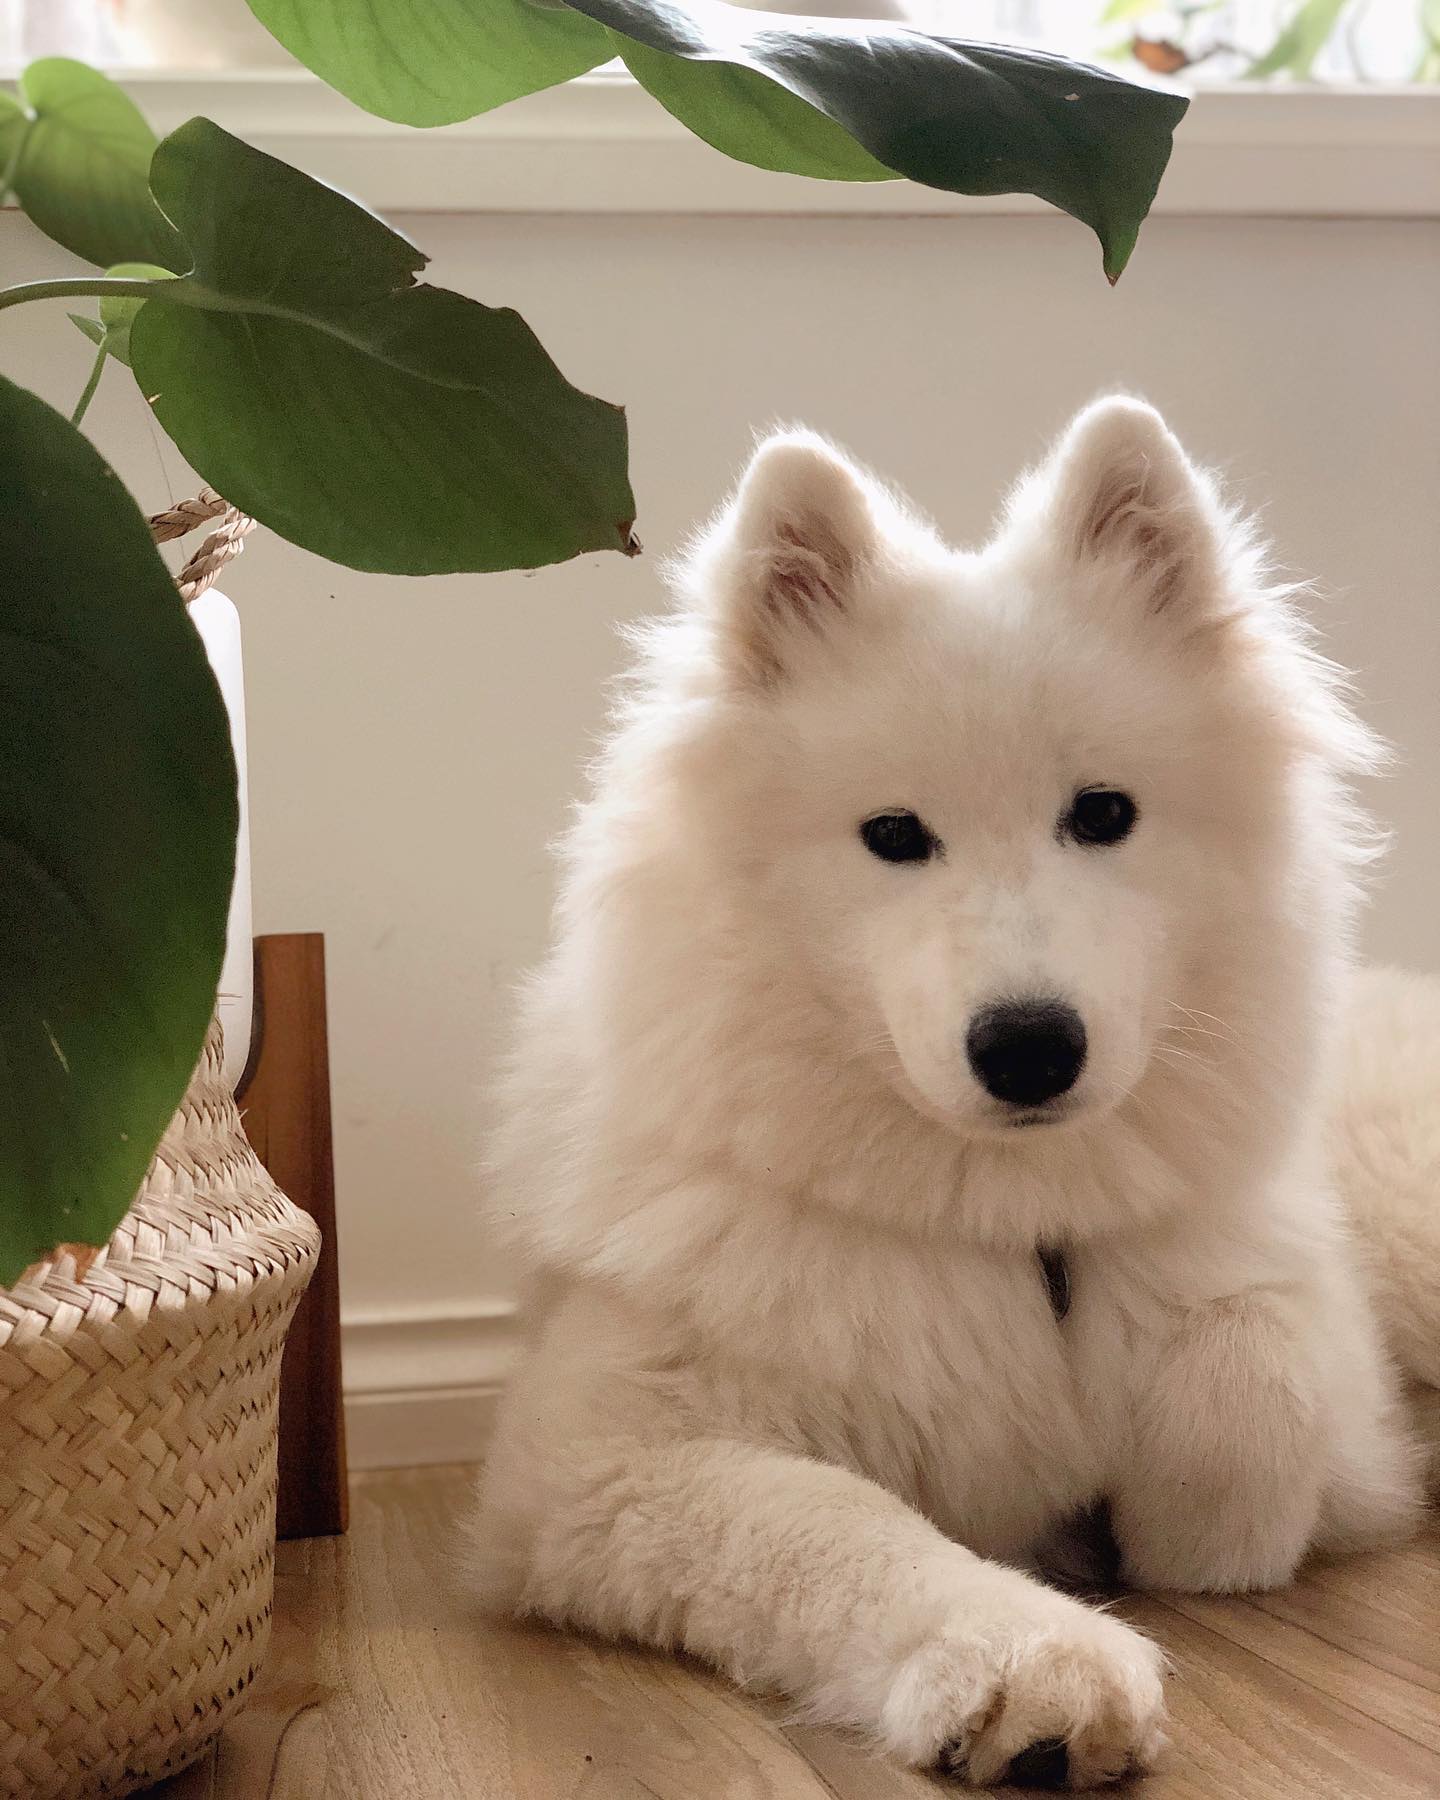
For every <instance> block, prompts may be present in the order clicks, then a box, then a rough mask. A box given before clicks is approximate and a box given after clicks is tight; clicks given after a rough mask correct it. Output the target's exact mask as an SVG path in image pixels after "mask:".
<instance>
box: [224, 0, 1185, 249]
mask: <svg viewBox="0 0 1440 1800" xmlns="http://www.w3.org/2000/svg"><path fill="white" fill-rule="evenodd" d="M250 4H251V7H252V10H253V11H254V12H255V13H256V14H257V15H258V16H259V18H260V19H261V20H262V21H263V22H264V23H265V24H267V25H268V26H269V27H270V29H271V30H272V31H274V32H275V34H276V35H277V36H278V37H279V38H280V39H281V41H282V42H283V43H284V44H286V45H287V46H288V48H289V49H291V50H292V51H293V52H294V53H295V55H296V56H298V57H299V58H300V60H301V61H302V62H304V63H306V64H307V65H308V66H309V67H310V68H312V69H314V70H315V71H316V72H317V73H318V74H320V75H322V76H323V77H324V78H325V79H326V80H327V81H329V82H331V83H333V85H335V86H336V87H338V88H339V89H340V90H341V92H342V93H345V94H348V95H349V97H350V98H351V99H352V100H356V101H358V102H359V104H360V105H362V106H365V107H368V108H369V109H370V110H371V111H372V112H378V113H381V114H383V115H384V116H385V117H386V118H392V119H401V120H404V121H406V122H408V123H410V124H414V125H422V124H423V125H433V124H438V123H441V122H443V121H446V120H452V119H459V118H465V117H469V116H471V115H473V114H474V113H477V112H483V111H484V110H486V109H487V108H488V107H492V106H496V105H499V104H500V103H501V102H502V101H504V100H508V99H511V98H513V97H515V96H516V95H518V94H523V93H529V92H531V91H532V90H534V89H536V88H540V87H545V86H548V85H549V84H550V83H552V82H555V81H562V80H565V79H566V78H567V77H568V76H570V75H574V74H577V73H579V72H580V71H581V70H582V69H583V68H589V67H592V66H594V65H595V64H596V63H599V62H603V61H604V60H606V58H607V57H608V56H611V55H614V54H619V55H621V56H622V57H623V58H624V60H625V62H626V64H627V66H628V67H629V69H630V71H631V73H632V74H633V75H634V76H635V78H636V80H637V81H639V82H640V83H641V84H642V85H643V86H644V87H646V88H647V89H648V90H649V91H650V93H652V94H653V95H654V96H655V97H656V99H658V100H659V101H660V103H661V104H662V105H663V106H665V107H666V108H667V109H668V110H669V111H670V112H671V113H673V114H674V115H675V117H676V118H678V119H680V120H681V121H682V122H683V123H684V124H685V125H686V126H688V127H689V129H690V130H692V131H693V132H695V134H696V135H697V136H698V137H701V138H703V139H704V140H705V141H706V142H707V143H709V144H712V145H713V146H714V147H715V148H716V149H718V150H721V151H723V152H724V154H725V155H727V156H732V157H735V158H736V159H737V160H739V161H741V162H748V163H753V164H755V165H757V166H758V167H760V168H764V169H778V170H785V171H789V172H791V173H794V174H799V175H810V176H817V177H821V178H825V179H830V180H837V181H883V180H886V179H887V178H889V177H894V176H908V177H909V178H910V179H911V180H913V181H919V182H923V183H925V184H926V185H927V186H930V187H937V188H945V189H948V190H950V191H952V192H956V193H962V194H1007V193H1030V194H1036V195H1038V196H1039V197H1040V198H1041V199H1043V200H1047V201H1049V202H1051V203H1052V204H1053V205H1055V206H1058V207H1060V208H1062V209H1063V210H1064V211H1066V212H1069V213H1072V214H1073V215H1074V216H1075V217H1076V218H1078V219H1080V220H1082V221H1083V222H1084V223H1085V224H1087V225H1089V226H1091V227H1092V229H1093V230H1094V231H1095V232H1096V233H1097V235H1098V236H1099V238H1100V241H1101V244H1102V247H1103V249H1104V255H1105V268H1106V272H1107V273H1108V274H1109V276H1110V277H1111V279H1112V280H1114V279H1115V278H1116V276H1118V275H1119V273H1120V271H1121V270H1122V269H1123V268H1124V266H1125V262H1126V260H1127V258H1128V257H1129V255H1130V252H1131V250H1132V249H1133V248H1134V244H1135V239H1136V235H1137V233H1138V231H1139V228H1140V223H1141V221H1142V220H1143V218H1144V216H1145V213H1146V211H1147V210H1148V208H1149V206H1150V203H1151V201H1152V200H1153V199H1154V197H1155V190H1156V187H1157V185H1158V184H1159V180H1160V176H1161V174H1162V173H1163V171H1164V168H1165V164H1166V161H1167V159H1168V157H1169V154H1170V138H1171V133H1172V131H1173V130H1174V127H1175V126H1176V124H1177V123H1178V122H1179V120H1180V118H1181V117H1182V115H1183V114H1184V111H1185V107H1186V104H1187V102H1186V101H1185V100H1184V99H1183V98H1181V97H1180V96H1178V95H1175V94H1166V93H1161V92H1159V91H1157V90H1156V89H1153V88H1149V87H1143V86H1139V85H1136V84H1135V83H1133V82H1130V81H1126V80H1124V79H1122V78H1121V77H1120V76H1118V75H1116V74H1113V73H1109V72H1106V71H1104V70H1101V69H1095V68H1091V67H1088V66H1087V65H1085V64H1081V63H1074V62H1069V61H1067V60H1066V59H1065V58H1063V57H1058V56H1047V55H1045V54H1044V53H1042V52H1040V51H1033V50H1022V49H1015V48H1010V47H1007V46H1004V45H996V44H971V43H965V42H962V41H960V40H958V39H954V38H946V37H934V36H929V35H927V34H925V33H923V32H919V31H912V30H910V29H908V28H907V27H903V26H898V25H887V24H872V23H866V22H855V21H850V20H845V19H811V18H797V17H791V16H789V15H783V16H782V15H778V14H760V15H757V14H755V13H750V12H746V11H743V10H742V9H740V8H738V7H733V6H726V5H717V4H713V3H711V0H684V3H683V4H681V3H677V0H569V6H568V7H560V8H558V9H557V8H556V7H553V6H545V5H539V4H535V3H534V0H368V3H367V4H366V6H364V7H363V8H357V7H355V6H354V5H353V4H351V0H250ZM602 27H603V28H604V29H603V30H602V29H601V28H602ZM597 33H598V34H599V35H598V36H597V35H596V34H597Z"/></svg>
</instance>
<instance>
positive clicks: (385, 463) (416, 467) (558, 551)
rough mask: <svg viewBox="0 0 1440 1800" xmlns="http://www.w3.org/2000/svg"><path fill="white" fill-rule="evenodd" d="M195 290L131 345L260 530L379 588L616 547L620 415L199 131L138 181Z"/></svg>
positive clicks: (146, 381) (190, 451) (375, 238)
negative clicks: (400, 580) (170, 232)
mask: <svg viewBox="0 0 1440 1800" xmlns="http://www.w3.org/2000/svg"><path fill="white" fill-rule="evenodd" d="M151 180H152V183H153V185H154V190H155V196H156V199H157V200H158V201H159V202H160V204H161V206H162V207H163V208H164V209H165V212H166V214H167V215H168V216H169V217H170V218H171V219H172V220H173V221H174V222H175V224H176V225H177V226H178V227H179V228H180V231H181V233H182V235H183V236H184V238H185V240H186V242H187V244H188V246H189V248H190V251H191V253H192V254H193V257H194V269H193V272H192V273H191V274H188V275H186V276H183V277H182V278H181V279H180V280H179V281H177V282H175V283H174V284H173V286H174V289H175V296H176V298H175V302H171V301H170V300H169V299H168V298H166V299H161V298H155V299H151V300H148V301H146V302H145V304H144V305H143V306H142V307H141V309H140V312H139V315H138V316H137V317H136V319H135V320H134V323H133V324H132V325H131V328H130V351H131V357H132V361H133V366H134V369H135V374H136V377H137V379H138V380H139V382H140V385H141V388H142V391H143V392H144V393H145V394H146V396H147V397H148V398H150V399H151V400H152V402H153V405H154V409H155V415H156V417H157V418H158V419H159V421H160V423H161V424H162V425H163V426H164V428H165V429H166V431H168V432H169V434H170V436H171V437H172V438H174V440H175V442H176V443H177V444H178V445H179V447H180V449H181V451H182V452H183V454H184V455H185V457H186V459H187V461H188V462H189V463H190V464H191V466H192V467H193V468H195V469H198V470H199V472H200V473H201V474H202V475H203V476H204V477H205V479H206V480H207V481H208V482H210V484H211V485H212V486H213V487H215V488H217V489H218V490H219V491H220V492H221V493H222V494H224V495H225V497H226V498H227V499H229V500H231V501H233V502H234V503H235V504H236V505H237V506H240V507H243V508H244V510H245V511H246V512H249V513H253V514H254V516H255V517H256V518H258V519H260V520H262V521H263V522H264V523H265V524H266V525H269V526H271V527H272V528H273V529H274V530H276V531H278V532H280V533H281V534H282V535H283V536H285V537H288V538H290V539H292V540H293V541H294V542H295V543H297V544H303V545H304V546H305V548H306V549H309V550H314V551H316V552H318V553H319V554H320V555H321V556H327V557H329V558H331V559H332V560H333V561H335V562H341V563H347V564H349V565H350V566H351V567H352V568H359V569H377V570H385V571H388V572H390V573H393V574H406V575H427V574H435V573H438V572H441V571H445V570H456V569H471V570H488V569H512V568H534V567H536V566H537V565H539V564H541V563H551V562H560V561H563V560H564V559H565V558H567V557H571V556H576V555H578V554H579V553H580V552H582V551H586V550H607V549H609V550H620V549H627V548H629V547H630V526H631V523H632V521H633V518H634V512H635V503H634V498H633V496H632V495H631V492H630V485H629V481H628V479H627V477H626V472H625V465H626V435H625V419H624V414H623V413H622V412H621V411H620V409H619V408H618V407H614V406H609V405H607V404H606V403H605V402H604V401H602V400H596V399H594V398H592V397H591V396H590V395H588V394H582V393H580V392H578V391H577V390H576V389H575V388H573V387H571V386H570V385H569V383H568V382H567V381H566V380H565V379H564V377H563V376H562V375H561V374H560V372H559V370H558V369H556V367H555V365H554V364H553V363H552V362H551V361H550V359H549V357H548V356H547V355H546V354H545V352H544V350H543V349H542V348H541V346H540V344H539V342H538V341H537V340H536V338H535V336H534V334H533V333H532V332H531V331H530V328H529V327H528V326H527V325H526V324H525V322H524V320H523V319H521V318H520V317H519V315H518V314H516V313H514V312H510V311H508V310H498V309H494V308H491V307H487V306H482V305H480V304H479V303H478V302H477V301H474V300H467V299H465V298H463V297H462V296H461V295H459V294H454V293H450V292H448V291H447V290H445V289H443V288H433V287H428V286H417V285H416V283H415V279H414V277H415V271H416V270H418V269H420V268H422V267H423V266H424V262H425V258H424V257H423V256H422V255H421V253H420V252H419V251H418V250H416V249H415V247H414V245H413V244H410V243H409V242H407V241H406V239H404V238H403V237H401V236H400V235H399V234H398V233H397V232H394V231H391V230H390V228H389V227H388V226H387V225H385V224H383V223H382V222H381V221H380V220H379V219H377V218H375V217H374V215H373V214H371V213H368V212H366V211H365V210H364V208H363V207H360V206H357V205H356V204H355V203H354V201H352V200H347V199H346V198H344V196H343V195H341V194H337V193H336V192H334V190H333V189H331V188H328V187H325V186H323V185H322V184H321V183H320V182H318V181H312V180H311V179H310V178H309V177H308V176H306V175H302V174H300V173H299V171H298V170H295V169H292V168H289V167H287V165H286V164H284V163H281V162H277V161H276V160H275V159H274V158H273V157H269V156H265V155H263V154H262V153H261V152H260V151H258V150H253V149H251V148H250V147H249V146H248V145H246V144H242V143H241V142H240V141H239V140H238V139H236V138H233V137H230V136H229V135H228V133H226V132H224V131H222V130H220V128H219V127H218V126H217V125H212V124H211V123H210V122H209V121H208V120H206V119H192V120H191V121H190V123H189V124H188V125H183V126H182V127H181V128H180V129H179V130H178V131H176V132H174V133H172V134H171V136H170V137H168V138H166V139H165V141H164V143H163V144H161V146H160V148H159V149H158V150H157V151H156V153H155V160H154V165H153V169H152V174H151Z"/></svg>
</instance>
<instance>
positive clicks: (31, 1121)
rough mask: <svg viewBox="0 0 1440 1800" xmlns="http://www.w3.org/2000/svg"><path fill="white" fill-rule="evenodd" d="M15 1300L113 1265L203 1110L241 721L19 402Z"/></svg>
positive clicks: (3, 484) (13, 714)
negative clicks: (59, 1277) (140, 1197)
mask: <svg viewBox="0 0 1440 1800" xmlns="http://www.w3.org/2000/svg"><path fill="white" fill-rule="evenodd" d="M0 570H3V571H4V578H3V582H0V640H3V654H0V1285H7V1284H9V1283H12V1282H13V1281H14V1280H15V1278H16V1276H17V1275H19V1273H20V1271H21V1270H22V1269H23V1268H24V1267H25V1266H26V1265H27V1264H28V1263H30V1262H33V1261H35V1260H37V1259H38V1258H39V1257H41V1256H42V1255H44V1253H45V1252H46V1251H48V1250H50V1249H52V1248H53V1247H54V1246H55V1245H56V1244H59V1243H87V1244H99V1243H103V1242H104V1241H105V1239H106V1238H107V1237H108V1236H109V1235H110V1233H111V1231H112V1230H113V1229H114V1227H115V1225H116V1223H117V1222H118V1221H119V1219H120V1217H121V1215H122V1214H123V1213H124V1211H125V1209H126V1207H127V1206H128V1205H129V1204H130V1202H131V1200H132V1199H133V1198H134V1195H135V1191H136V1188H137V1187H138V1186H139V1183H140V1180H141V1177H142V1176H143V1174H144V1172H145V1168H146V1165H147V1164H148V1163H149V1160H150V1157H151V1155H152V1154H153V1152H154V1149H155V1146H156V1144H157V1143H158V1141H159V1138H160V1134H161V1132H162V1131H163V1130H164V1128H165V1125H166V1123H167V1122H168V1120H169V1118H170V1115H171V1114H172V1113H173V1111H174V1110H175V1107H176V1105H177V1104H178V1102H179V1100H180V1097H181V1095H182V1093H183V1092H184V1090H185V1085H186V1082H187V1081H188V1079H189V1077H190V1074H191V1071H192V1070H193V1068H194V1066H195V1062H196V1059H197V1058H198V1056H199V1054H200V1048H201V1045H202V1043H203V1041H204V1036H205V1028H206V1025H207V1023H208V1021H209V1018H210V1014H211V1010H212V1008H213V1006H214V1002H215V987H216V982H217V981H218V979H219V975H220V964H221V957H222V954H223V951H224V942H225V923H226V915H227V911H228V908H229V902H230V888H231V883H232V880H233V876H234V865H235V831H236V817H237V812H236V781H235V765H234V761H233V758H232V756H231V750H230V733H229V727H228V724H227V720H226V715H225V707H224V703H223V702H222V700H221V698H220V693H219V690H218V688H217V687H216V685H215V680H214V677H213V676H212V675H211V672H210V668H209V665H208V663H207V662H206V659H205V652H204V650H203V648H202V646H201V643H200V639H199V636H198V635H197V633H196V631H195V628H194V627H193V625H192V624H191V623H190V620H189V618H188V616H187V614H186V611H185V608H184V606H183V605H182V604H181V601H180V598H179V596H178V595H177V593H176V592H175V587H174V584H173V583H172V582H171V580H170V578H169V576H168V575H167V574H166V571H165V565H164V563H163V562H162V561H161V560H160V557H159V556H158V555H157V553H156V551H155V548H154V545H153V544H152V543H151V541H150V534H149V532H148V530H147V529H146V526H145V522H144V520H143V519H142V518H141V516H140V514H139V512H138V511H137V509H136V507H135V504H134V502H133V501H132V500H131V499H130V497H129V495H128V494H127V493H126V492H125V490H124V488H123V487H122V486H121V484H120V482H119V480H118V479H117V477H116V475H115V473H114V471H113V470H112V469H110V468H109V467H108V466H107V465H106V464H105V463H104V462H102V461H101V459H100V457H99V456H98V455H97V454H96V452H95V451H94V450H93V449H92V448H91V447H90V445H89V444H88V443H87V442H86V440H85V439H84V438H83V437H81V435H80V434H79V432H77V431H76V430H75V429H74V427H73V426H71V425H70V424H68V423H67V422H66V421H65V420H64V419H63V418H61V417H60V415H59V414H58V413H56V412H53V411H52V410H51V409H50V408H49V407H48V406H46V405H45V404H44V402H43V401H41V400H38V399H37V398H36V397H35V395H33V394H30V393H27V392H26V391H25V390H24V389H23V388H18V387H16V386H14V385H13V384H12V383H10V382H8V381H5V380H3V379H0Z"/></svg>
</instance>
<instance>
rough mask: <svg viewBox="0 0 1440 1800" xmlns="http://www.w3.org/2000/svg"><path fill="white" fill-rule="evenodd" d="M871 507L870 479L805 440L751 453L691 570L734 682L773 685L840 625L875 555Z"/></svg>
mask: <svg viewBox="0 0 1440 1800" xmlns="http://www.w3.org/2000/svg"><path fill="white" fill-rule="evenodd" d="M878 503H880V493H879V490H878V489H877V488H876V487H875V486H874V485H873V484H872V483H871V481H870V480H869V478H868V477H867V476H866V475H865V474H864V473H863V472H862V471H861V470H860V469H858V468H857V467H856V466H855V465H854V464H853V463H852V462H850V461H849V459H848V458H847V457H846V456H844V455H843V454H842V452H841V451H839V450H837V449H836V448H835V446H834V445H833V444H830V443H827V442H826V440H825V439H824V438H822V437H818V436H816V435H815V434H814V433H813V432H808V431H785V432H780V433H777V434H776V435H775V436H773V437H769V438H767V439H765V440H764V442H762V443H761V444H760V445H759V446H758V448H757V449H756V451H755V454H754V456H753V457H752V458H751V460H750V465H749V467H748V468H747V469H746V471H745V473H744V475H743V476H742V478H741V481H740V485H739V487H738V489H737V490H736V493H735V496H734V498H733V500H732V501H731V502H730V504H729V506H728V507H727V508H726V509H725V510H724V511H723V512H722V513H721V514H720V516H719V518H718V519H717V520H716V521H715V523H714V524H713V525H712V526H711V527H710V529H709V531H708V532H707V533H706V534H705V536H704V537H703V538H702V540H701V542H700V544H699V545H698V546H697V548H696V551H695V553H694V556H693V558H692V562H691V575H692V578H693V581H694V585H695V586H696V588H697V589H698V590H699V592H700V593H701V594H702V595H703V601H704V604H705V605H706V606H707V608H708V609H709V610H710V611H711V613H712V616H713V617H714V618H715V623H716V626H717V628H718V630H719V633H720V645H721V650H722V654H724V655H725V656H726V657H727V659H728V660H729V662H730V663H731V665H732V668H733V670H734V672H735V673H736V674H737V675H738V676H739V677H740V678H741V679H742V680H744V681H747V682H751V683H761V684H768V683H771V682H773V681H775V680H776V679H777V678H778V677H779V676H781V675H782V674H783V673H784V671H785V669H786V668H787V666H788V665H789V664H790V662H791V661H792V659H793V658H794V657H795V656H797V655H800V654H803V653H804V650H805V647H806V644H807V642H813V640H814V639H815V637H816V636H817V635H824V634H826V633H827V632H829V631H830V630H831V629H832V628H833V627H834V626H835V625H837V624H839V623H840V622H841V621H842V620H843V619H844V618H845V616H846V614H847V613H848V612H849V610H850V609H851V606H852V603H853V601H854V597H855V594H856V591H857V588H858V586H859V584H860V583H861V581H862V580H863V578H864V575H865V573H866V571H867V569H868V567H869V565H870V564H871V562H872V561H873V559H874V558H875V556H876V554H877V552H878V550H879V547H880V542H881V527H880V523H879V519H878V516H877V504H878Z"/></svg>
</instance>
